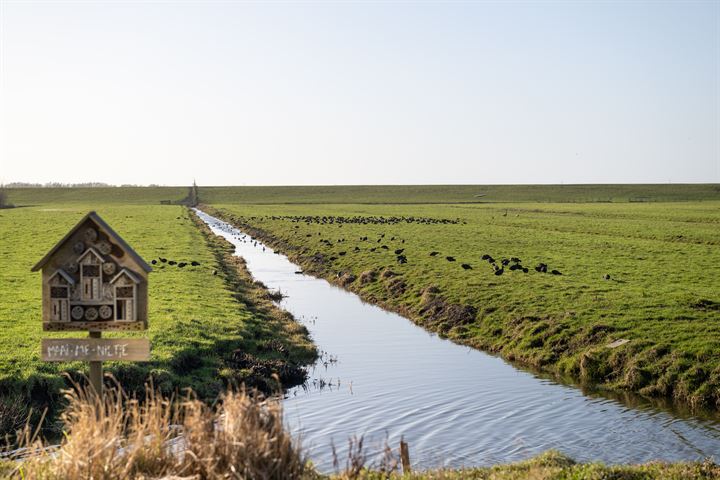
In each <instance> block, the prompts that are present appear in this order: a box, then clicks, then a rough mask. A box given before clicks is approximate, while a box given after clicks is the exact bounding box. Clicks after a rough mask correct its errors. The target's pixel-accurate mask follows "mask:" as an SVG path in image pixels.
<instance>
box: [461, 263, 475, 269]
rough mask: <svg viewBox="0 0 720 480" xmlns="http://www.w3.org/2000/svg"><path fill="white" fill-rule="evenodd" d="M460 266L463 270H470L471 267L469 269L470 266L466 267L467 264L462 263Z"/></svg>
mask: <svg viewBox="0 0 720 480" xmlns="http://www.w3.org/2000/svg"><path fill="white" fill-rule="evenodd" d="M460 266H461V267H462V268H463V269H464V270H472V267H471V266H470V265H468V264H467V263H463V264H462V265H460Z"/></svg>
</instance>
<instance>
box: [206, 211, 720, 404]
mask: <svg viewBox="0 0 720 480" xmlns="http://www.w3.org/2000/svg"><path fill="white" fill-rule="evenodd" d="M213 207H215V208H217V209H219V211H220V212H221V213H222V214H223V216H224V217H225V218H226V219H231V220H233V221H234V222H235V223H238V224H243V225H246V226H249V227H252V228H255V229H258V230H259V231H258V232H256V233H258V234H261V233H263V232H264V233H265V234H266V237H267V238H268V239H270V240H271V241H273V242H274V244H275V245H276V246H279V247H280V248H281V249H283V250H284V251H286V252H287V253H289V254H290V256H291V257H292V258H294V259H295V260H296V261H298V262H300V263H301V264H302V265H303V266H304V268H306V269H308V270H310V271H312V272H314V273H317V274H319V275H323V276H326V277H327V278H329V279H332V280H333V281H337V282H340V283H344V284H346V286H347V287H348V288H350V289H352V290H355V291H357V292H359V293H360V294H361V295H362V296H363V297H365V298H366V299H368V300H370V301H374V302H377V303H380V304H383V305H385V306H388V307H390V308H393V309H396V310H399V311H401V312H403V313H405V314H407V315H408V316H410V317H411V318H413V319H414V320H416V321H417V322H418V323H420V324H422V325H424V326H425V327H426V328H429V329H431V330H434V331H438V332H440V333H441V334H443V335H446V336H448V337H450V338H452V339H455V340H456V341H459V342H462V343H466V344H469V345H473V346H476V347H479V348H482V349H486V350H489V351H493V352H500V353H501V354H502V355H503V356H505V357H506V358H509V359H513V360H518V361H520V362H522V363H525V364H527V365H531V366H534V367H539V368H543V369H546V370H550V371H554V372H558V373H563V374H569V375H571V376H573V377H574V378H576V379H579V380H582V381H586V382H589V383H593V384H600V385H603V386H605V387H608V388H612V389H628V390H633V391H638V392H641V393H643V394H646V395H651V396H661V397H668V396H670V397H675V398H676V399H678V400H681V401H683V402H687V403H689V404H691V405H693V406H700V405H706V406H707V405H709V406H714V407H717V406H718V405H720V202H712V201H706V202H682V203H622V204H620V203H618V204H604V203H591V204H570V203H567V204H566V203H563V204H557V203H556V204H547V203H512V204H473V205H468V204H451V205H241V204H216V205H213ZM305 216H308V217H313V218H305ZM322 217H326V218H325V220H324V221H323V219H322ZM411 217H412V218H414V220H413V221H410V220H409V219H410V218H411ZM392 218H396V219H397V222H396V223H392V222H390V223H388V222H387V220H388V219H392ZM373 219H374V220H373ZM378 219H385V220H378ZM425 219H431V220H432V219H434V220H438V219H443V220H447V221H451V222H452V223H433V222H431V221H429V220H425ZM323 222H324V223H323ZM331 222H332V223H331ZM353 222H363V223H353ZM364 237H367V240H362V239H363V238H364ZM378 240H379V241H378ZM382 246H386V247H387V249H383V248H382ZM373 249H374V251H373ZM398 249H403V252H402V255H405V256H406V257H407V263H404V264H402V263H399V262H398V260H397V255H396V254H395V253H394V251H395V250H398ZM433 251H436V252H438V255H436V256H431V255H430V253H431V252H433ZM483 254H489V255H491V256H492V257H494V259H495V260H496V261H497V263H498V264H499V263H500V261H501V259H503V258H507V259H510V258H512V257H517V258H519V259H521V264H522V265H523V266H525V267H527V268H529V272H528V273H523V272H522V271H519V270H516V271H510V270H509V269H508V267H505V269H504V273H503V274H502V275H499V276H498V275H495V273H494V270H493V268H491V265H490V264H489V263H488V262H487V261H483V260H481V256H482V255H483ZM448 256H451V257H454V258H455V259H456V261H454V262H450V261H448V260H447V259H446V257H448ZM540 263H545V264H547V266H548V271H550V270H553V269H554V270H558V271H559V272H561V273H562V275H552V274H550V273H539V272H536V271H535V269H534V267H535V266H537V265H538V264H540ZM462 264H467V265H469V266H470V267H471V269H463V268H462V266H461V265H462ZM387 271H391V272H392V273H390V274H387V273H386V274H385V275H383V272H387ZM606 276H609V279H606V278H605V277H606ZM428 287H434V288H432V289H428ZM616 340H629V342H627V343H625V344H624V345H620V346H618V347H616V348H609V347H607V345H608V344H610V343H611V342H613V341H616Z"/></svg>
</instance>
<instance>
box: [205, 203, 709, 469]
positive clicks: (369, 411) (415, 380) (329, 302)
mask: <svg viewBox="0 0 720 480" xmlns="http://www.w3.org/2000/svg"><path fill="white" fill-rule="evenodd" d="M197 213H198V215H199V216H200V218H202V219H203V220H204V221H205V222H206V223H207V224H208V225H209V226H210V228H211V229H212V230H213V232H214V233H215V234H217V235H221V236H222V237H224V238H226V239H227V240H229V241H230V242H232V243H233V244H234V245H235V247H236V254H237V255H239V256H241V257H243V258H244V259H245V260H246V262H247V267H248V269H249V270H250V272H251V273H252V275H253V276H254V277H255V278H256V279H257V280H260V281H261V282H263V283H264V284H265V285H266V286H267V287H268V288H270V289H271V290H278V289H279V290H281V291H282V293H283V294H284V295H287V297H286V298H285V299H284V300H282V302H281V303H280V305H281V307H282V308H284V309H286V310H288V311H289V312H291V313H292V314H293V315H294V316H295V317H296V318H297V319H298V320H299V321H300V322H302V323H303V324H304V325H306V326H307V328H308V329H309V331H310V333H311V336H312V339H313V341H314V342H315V343H316V345H317V346H318V348H319V349H320V350H321V351H322V352H323V355H322V358H321V359H320V360H319V361H318V362H317V364H316V365H315V366H314V367H313V368H312V369H311V371H310V377H309V381H308V383H307V385H305V386H304V387H298V388H295V389H293V390H291V391H289V392H288V395H287V398H286V399H285V400H284V404H285V415H286V422H287V423H288V425H289V427H290V428H291V429H292V431H293V432H295V433H297V434H298V435H300V437H301V439H302V442H303V445H304V446H305V447H307V448H308V449H309V453H310V457H311V459H312V460H313V462H314V463H315V465H317V466H318V468H319V469H320V470H321V471H325V472H329V471H332V470H333V468H334V467H333V460H334V458H335V457H336V458H337V459H338V460H339V463H340V466H341V467H342V466H343V465H344V460H345V455H346V452H347V445H348V439H349V438H352V437H353V436H356V437H361V436H362V437H363V438H364V445H365V449H366V451H367V453H368V455H369V457H368V460H369V463H372V462H373V461H377V459H378V458H379V457H378V455H379V453H380V452H381V450H382V448H383V447H384V445H385V444H386V443H387V444H389V445H390V446H391V447H393V448H395V449H397V446H398V444H399V441H400V438H401V437H404V439H405V441H407V442H408V443H409V445H410V456H411V460H412V464H413V466H415V467H416V468H425V467H441V466H447V467H462V466H483V465H491V464H496V463H501V462H502V463H505V462H512V461H517V460H522V459H526V458H528V457H530V456H533V455H536V454H539V453H541V452H544V451H546V450H549V449H556V450H559V451H561V452H563V453H565V454H567V455H569V456H571V457H572V458H574V459H575V460H578V461H603V462H606V463H639V462H647V461H651V460H666V461H680V460H699V459H700V460H701V459H704V458H708V457H712V458H715V460H718V456H719V455H720V423H718V422H716V421H714V420H711V419H700V418H693V417H687V416H685V417H684V418H683V416H680V415H679V414H677V413H673V412H670V411H667V410H661V409H658V408H656V407H653V406H652V405H649V404H643V403H642V402H641V403H639V404H638V403H633V405H632V406H629V405H627V404H623V403H621V402H619V401H618V400H614V399H610V398H606V397H602V396H588V395H584V394H583V393H582V392H581V390H580V389H578V388H576V387H573V386H567V385H562V384H558V383H556V382H553V381H551V380H548V379H544V378H540V377H538V376H536V375H533V374H532V373H529V372H526V371H523V370H519V369H517V368H515V367H513V366H512V365H510V364H508V363H507V362H505V361H503V360H502V359H500V358H497V357H494V356H491V355H488V354H485V353H483V352H480V351H477V350H473V349H469V348H467V347H463V346H459V345H456V344H454V343H452V342H450V341H447V340H443V339H441V338H438V337H437V336H435V335H433V334H430V333H428V332H426V331H425V330H423V329H422V328H420V327H417V326H416V325H414V324H413V323H412V322H410V321H409V320H407V319H405V318H403V317H401V316H399V315H397V314H394V313H390V312H387V311H385V310H383V309H381V308H379V307H377V306H374V305H371V304H368V303H365V302H363V301H361V300H360V298H359V297H358V296H356V295H355V294H352V293H349V292H347V291H345V290H342V289H340V288H337V287H335V286H333V285H332V284H330V283H328V282H327V281H325V280H321V279H317V278H314V277H311V276H307V275H303V274H299V273H297V272H298V270H299V267H298V266H296V265H294V264H293V263H291V262H290V261H289V260H288V259H287V258H286V257H285V256H283V255H280V254H276V253H275V252H273V250H272V249H271V248H270V247H267V246H264V245H263V244H262V243H261V242H259V241H257V240H255V239H251V238H250V237H249V236H246V235H245V234H244V233H243V232H241V231H239V230H237V229H235V228H233V227H232V226H230V225H228V224H226V223H224V222H222V221H220V220H218V219H216V218H214V217H212V216H210V215H207V214H205V213H204V212H201V211H197ZM333 444H334V445H335V447H336V451H337V453H336V455H335V456H334V455H333Z"/></svg>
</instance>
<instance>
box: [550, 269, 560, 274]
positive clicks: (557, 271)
mask: <svg viewBox="0 0 720 480" xmlns="http://www.w3.org/2000/svg"><path fill="white" fill-rule="evenodd" d="M550 273H552V274H553V275H562V273H561V272H560V271H559V270H552V271H551V272H550Z"/></svg>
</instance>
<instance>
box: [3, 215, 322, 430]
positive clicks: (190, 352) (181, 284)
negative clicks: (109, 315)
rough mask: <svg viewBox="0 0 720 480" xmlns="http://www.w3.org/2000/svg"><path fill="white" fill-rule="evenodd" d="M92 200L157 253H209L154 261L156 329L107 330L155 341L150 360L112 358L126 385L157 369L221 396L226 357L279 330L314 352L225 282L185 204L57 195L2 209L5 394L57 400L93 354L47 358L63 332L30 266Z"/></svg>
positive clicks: (298, 352) (296, 356)
mask: <svg viewBox="0 0 720 480" xmlns="http://www.w3.org/2000/svg"><path fill="white" fill-rule="evenodd" d="M91 209H94V210H96V211H97V212H98V213H99V214H100V215H101V216H102V217H103V218H104V219H105V220H106V221H107V222H108V223H109V224H110V225H112V226H113V228H114V229H115V230H116V231H117V232H118V233H119V234H120V235H121V236H123V237H124V238H125V239H126V240H127V241H128V243H129V244H130V245H132V246H133V247H134V248H135V249H136V250H137V251H138V253H139V254H140V255H141V256H142V257H143V258H145V259H146V261H148V262H150V261H151V260H153V259H157V258H159V257H164V258H167V259H169V260H175V261H177V262H188V263H189V262H191V261H193V260H194V261H197V262H199V263H200V266H197V267H193V266H191V265H188V266H187V267H185V268H178V267H177V266H170V265H166V264H162V263H158V264H157V265H154V266H153V267H154V271H153V272H152V273H151V274H150V291H149V298H150V305H149V324H150V328H149V331H148V332H142V333H128V332H122V333H118V334H106V335H108V336H113V335H114V336H136V335H147V337H149V339H150V341H151V343H152V360H151V361H150V362H147V363H135V362H133V363H122V364H114V365H113V364H109V365H108V366H109V369H110V371H111V372H113V373H114V374H115V375H116V376H117V377H118V378H119V379H121V380H122V382H123V386H125V387H126V388H130V389H133V388H142V385H143V382H145V381H146V379H147V378H148V376H149V375H150V376H152V378H153V381H154V382H155V385H156V386H157V387H159V388H160V389H162V390H163V391H166V392H169V391H172V390H173V389H182V388H186V387H191V388H193V389H194V390H195V391H196V392H198V393H199V395H201V396H203V397H214V396H215V395H216V394H217V393H218V392H219V390H220V389H221V388H222V387H223V386H224V385H225V384H226V383H227V382H228V381H229V380H230V379H231V378H230V377H231V376H232V375H231V373H228V369H227V368H226V365H225V358H226V357H228V356H229V355H230V354H231V353H232V352H233V351H234V350H236V349H242V350H243V351H246V352H251V353H255V351H256V350H257V347H258V344H259V343H260V342H262V341H267V340H269V339H274V338H276V337H279V340H280V341H281V342H283V343H285V344H287V345H289V347H290V352H291V353H292V360H294V361H299V362H301V361H308V360H311V359H312V358H313V349H312V346H311V345H310V342H309V340H308V339H307V337H306V335H305V333H303V332H304V331H300V330H297V329H295V330H293V329H292V328H291V327H290V326H287V325H286V327H287V328H285V329H283V328H278V324H277V323H276V321H275V320H274V319H272V318H268V317H267V316H265V315H263V314H262V313H258V311H257V310H251V306H254V305H253V303H254V300H253V299H251V298H249V297H248V295H249V294H250V293H252V292H250V293H246V294H244V295H243V296H242V300H243V301H237V300H236V299H235V297H234V296H233V295H235V294H237V292H234V291H232V289H231V288H230V287H229V286H228V284H227V283H226V282H225V280H224V275H223V274H222V268H221V266H220V265H219V264H218V259H217V257H216V256H215V253H214V251H213V250H212V249H211V248H210V246H209V245H208V243H207V242H206V238H205V237H204V235H203V233H202V232H201V231H200V230H199V229H198V227H197V226H196V225H195V224H194V223H193V221H192V219H191V218H190V212H189V210H187V209H186V208H185V207H180V206H159V205H143V206H137V205H135V206H133V205H119V204H105V205H97V204H95V205H62V204H58V205H55V204H53V205H48V206H38V207H26V208H15V209H7V210H0V265H2V267H1V268H0V392H2V394H3V395H4V398H13V395H20V396H21V397H28V398H33V399H35V400H37V399H45V400H48V399H51V398H52V397H53V396H55V395H56V394H57V391H58V389H59V388H60V387H61V386H62V385H64V382H63V380H62V377H61V375H60V373H61V372H63V371H66V370H70V371H75V370H80V371H85V368H86V366H85V365H84V364H67V363H46V362H42V361H40V359H39V353H40V340H41V339H42V338H52V337H57V336H61V335H63V334H58V333H51V332H43V331H42V326H41V304H40V274H39V273H32V272H30V268H31V267H32V266H33V265H34V264H35V262H36V261H37V260H39V259H40V258H42V256H43V255H44V254H45V253H46V252H47V251H48V250H49V249H50V248H51V247H52V246H53V245H54V244H55V242H56V241H58V240H59V239H60V238H62V236H63V235H64V234H65V233H66V232H67V231H68V230H69V229H70V228H71V227H73V226H74V225H75V223H76V222H77V221H78V220H80V218H81V217H82V216H83V215H84V214H86V213H87V212H88V211H89V210H91ZM64 335H65V336H68V337H79V336H83V335H86V334H84V333H82V332H70V333H66V334H64ZM266 356H267V355H266ZM271 356H272V355H271ZM223 375H225V376H223ZM1 417H2V406H0V420H2V418H1Z"/></svg>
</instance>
